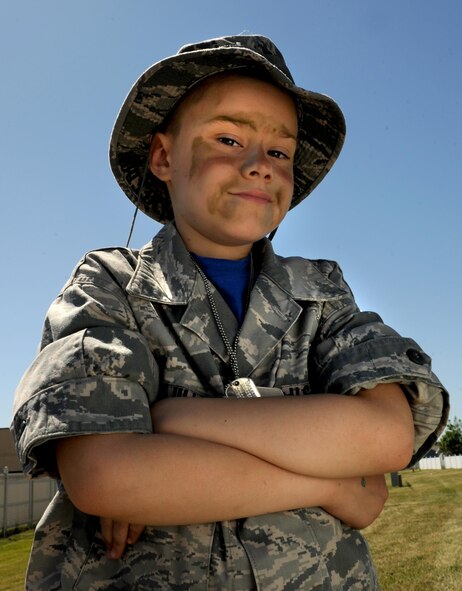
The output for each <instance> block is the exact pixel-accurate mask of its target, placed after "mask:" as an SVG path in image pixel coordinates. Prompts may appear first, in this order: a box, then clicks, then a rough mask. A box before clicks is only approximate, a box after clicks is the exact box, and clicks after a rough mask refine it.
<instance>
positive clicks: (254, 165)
mask: <svg viewBox="0 0 462 591" xmlns="http://www.w3.org/2000/svg"><path fill="white" fill-rule="evenodd" d="M242 174H243V175H244V176H250V177H258V176H261V177H262V178H263V179H265V180H271V178H272V177H273V166H272V163H271V161H270V158H269V156H268V154H266V152H265V151H264V150H263V149H262V148H260V147H255V148H253V149H252V150H249V152H248V153H247V155H246V158H245V159H244V162H243V165H242Z"/></svg>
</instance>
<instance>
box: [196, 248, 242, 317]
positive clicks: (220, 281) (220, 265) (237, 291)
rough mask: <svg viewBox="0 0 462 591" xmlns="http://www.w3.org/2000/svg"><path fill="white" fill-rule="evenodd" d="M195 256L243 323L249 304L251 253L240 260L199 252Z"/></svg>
mask: <svg viewBox="0 0 462 591" xmlns="http://www.w3.org/2000/svg"><path fill="white" fill-rule="evenodd" d="M194 258H195V259H196V261H197V262H198V264H199V265H200V267H201V269H202V270H203V271H204V273H205V274H206V276H207V278H208V279H209V280H210V281H211V282H212V283H213V285H214V286H215V287H216V288H217V289H218V291H219V292H220V293H221V295H222V296H223V298H224V299H225V301H226V303H227V304H228V306H229V307H230V308H231V310H232V311H233V313H234V315H235V316H236V318H237V319H238V320H239V323H242V321H243V320H244V316H245V312H246V306H247V304H248V302H247V295H248V288H249V279H250V255H248V256H247V257H246V258H245V259H240V260H238V261H230V260H228V259H212V258H209V257H201V256H199V255H197V254H195V255H194Z"/></svg>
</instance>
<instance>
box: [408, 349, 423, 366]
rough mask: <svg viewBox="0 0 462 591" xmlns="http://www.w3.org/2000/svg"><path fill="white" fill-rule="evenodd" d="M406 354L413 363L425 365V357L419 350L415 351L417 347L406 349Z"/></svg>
mask: <svg viewBox="0 0 462 591" xmlns="http://www.w3.org/2000/svg"><path fill="white" fill-rule="evenodd" d="M406 355H407V356H408V357H409V359H410V360H411V361H412V362H413V363H417V365H425V357H424V356H423V355H422V353H421V352H420V351H417V349H408V350H407V351H406Z"/></svg>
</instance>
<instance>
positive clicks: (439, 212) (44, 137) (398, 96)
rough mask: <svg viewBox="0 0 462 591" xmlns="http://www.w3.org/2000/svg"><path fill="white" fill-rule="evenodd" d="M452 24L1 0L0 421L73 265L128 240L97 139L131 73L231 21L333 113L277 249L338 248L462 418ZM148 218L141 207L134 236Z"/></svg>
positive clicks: (452, 12) (456, 77)
mask: <svg viewBox="0 0 462 591" xmlns="http://www.w3.org/2000/svg"><path fill="white" fill-rule="evenodd" d="M461 24H462V4H461V3H460V2H459V0H441V2H439V3H437V2H435V1H434V0H433V1H430V0H387V2H383V1H379V0H377V1H374V0H322V1H321V0H317V1H314V0H303V1H301V0H300V1H299V2H296V1H291V0H286V1H285V2H279V3H276V2H275V3H270V2H268V1H266V0H265V1H262V0H255V1H254V2H248V1H242V0H234V1H233V2H220V1H218V0H215V1H213V2H212V1H209V0H195V1H194V2H191V1H189V0H178V1H175V0H170V1H169V2H164V3H160V2H155V1H154V0H151V1H147V0H131V1H130V2H128V1H125V2H123V1H122V0H80V1H79V2H72V3H71V2H63V1H62V0H59V1H57V0H41V2H32V1H30V0H29V1H26V0H15V1H14V2H11V1H10V2H7V1H6V0H2V1H0V56H1V58H0V60H1V61H0V72H1V91H0V108H1V113H2V116H1V119H0V166H1V174H0V190H1V196H2V197H1V198H2V207H3V214H2V216H1V217H0V224H1V233H0V240H1V249H0V253H1V263H2V268H3V281H2V286H3V287H2V290H1V298H2V300H1V303H2V309H3V311H4V312H3V313H4V316H3V338H2V340H1V345H0V347H1V350H0V363H1V374H2V378H3V379H2V384H3V387H2V393H1V396H0V427H3V426H7V425H8V424H9V422H10V418H11V406H12V400H13V392H14V389H15V387H16V384H17V383H18V381H19V379H20V377H21V374H22V373H23V371H24V370H25V369H26V367H27V366H28V364H29V363H30V362H31V361H32V359H33V357H34V354H35V351H36V348H37V345H38V342H39V338H40V332H41V326H42V322H43V318H44V316H45V313H46V310H47V308H48V306H49V304H50V303H51V301H52V299H53V298H54V297H55V295H56V294H57V293H58V291H59V290H60V288H61V287H62V285H63V284H64V282H65V281H66V279H67V277H68V276H69V274H70V272H71V270H72V268H73V267H74V265H75V264H76V262H77V261H78V260H79V258H80V257H81V255H82V254H83V253H85V252H86V251H88V250H91V249H94V248H99V247H104V246H115V245H122V244H124V243H125V241H126V236H127V233H128V228H129V224H130V220H131V216H132V213H133V208H132V205H131V203H130V202H129V200H128V199H127V198H126V197H124V195H123V193H122V192H121V190H120V189H119V188H118V186H117V184H116V182H115V180H114V179H113V177H112V175H111V172H110V169H109V165H108V158H107V146H108V140H109V135H110V132H111V128H112V125H113V122H114V120H115V117H116V114H117V112H118V109H119V108H120V106H121V104H122V101H123V99H124V97H125V95H126V93H127V92H128V90H129V89H130V87H131V85H132V83H133V82H134V81H135V79H136V78H137V77H138V75H139V74H140V73H141V72H142V71H143V70H145V69H146V68H147V67H148V66H149V65H151V64H152V63H153V62H155V61H157V60H159V59H161V58H163V57H166V56H167V55H171V54H173V53H175V52H176V51H177V50H178V48H179V47H180V46H182V45H183V44H185V43H189V42H192V41H198V40H201V39H206V38H210V37H216V36H220V35H227V34H236V33H241V32H250V33H262V34H265V35H268V36H270V37H272V38H273V40H274V41H275V42H276V43H277V45H278V46H279V47H280V49H281V50H282V51H283V53H284V55H285V58H286V61H287V63H288V65H289V67H290V68H291V70H292V73H293V75H294V78H295V80H296V82H297V83H298V84H299V85H301V86H304V87H305V88H309V89H311V90H315V91H318V92H324V93H326V94H329V95H330V96H332V97H334V98H335V99H336V100H337V102H338V103H339V104H340V105H341V107H342V109H343V111H344V113H345V116H346V121H347V129H348V133H347V141H346V144H345V148H344V150H343V152H342V154H341V156H340V159H339V161H338V163H337V164H336V165H335V167H334V169H333V170H332V172H331V173H330V174H329V175H328V177H327V178H326V180H325V181H324V182H323V183H322V184H321V186H320V187H318V188H317V189H316V190H315V192H314V193H313V195H312V196H311V197H310V198H309V199H308V200H306V201H305V202H304V203H303V204H302V205H300V206H299V207H297V208H296V210H294V212H291V213H290V214H289V215H288V217H287V219H286V220H285V221H284V223H283V225H282V226H281V228H280V230H279V232H278V234H277V237H276V238H275V246H276V249H277V250H278V251H279V253H280V254H283V255H292V254H299V255H303V256H307V257H311V258H330V259H335V260H337V261H339V262H340V264H341V266H342V268H343V270H344V273H345V276H346V279H347V281H348V283H349V284H350V286H351V287H352V289H353V291H354V292H355V294H356V297H357V300H358V303H359V305H360V306H361V307H362V308H364V309H372V310H375V311H377V312H379V313H380V314H381V315H382V316H383V318H384V319H385V321H386V322H387V323H388V324H390V325H391V326H393V327H394V328H395V329H396V330H398V331H399V332H400V333H402V334H404V335H406V336H411V337H413V338H414V339H415V340H416V341H417V342H419V344H421V345H422V346H423V347H424V349H425V350H426V351H427V352H428V353H429V354H430V355H431V356H432V358H433V367H434V370H435V372H436V373H437V374H438V375H439V377H440V378H441V380H442V381H443V383H444V384H445V385H446V387H447V388H448V389H449V390H450V392H451V394H452V413H451V414H452V416H453V417H454V416H456V415H457V416H458V417H462V402H461V395H462V379H461V377H460V375H459V371H458V370H459V363H462V355H461V353H462V346H461V338H460V335H461V329H462V322H461V314H460V312H459V311H458V310H457V305H460V304H461V303H462V279H461V263H460V255H461V251H462V238H461V236H462V232H461V229H460V225H461V217H462V215H461V214H462V207H461V197H462V194H461V193H462V191H461V182H460V178H459V175H460V170H461V168H462V166H461V165H462V146H461V137H462V118H461V95H462V77H461V75H460V64H461V63H462V38H461V35H460V28H461ZM158 229H159V226H158V225H157V224H155V223H154V222H152V221H151V220H149V219H148V218H146V217H144V216H142V215H141V216H139V218H138V222H137V225H136V229H135V233H134V236H133V239H132V245H133V246H141V245H142V244H144V243H145V242H147V241H148V240H150V238H151V237H152V235H153V234H155V233H156V232H157V231H158Z"/></svg>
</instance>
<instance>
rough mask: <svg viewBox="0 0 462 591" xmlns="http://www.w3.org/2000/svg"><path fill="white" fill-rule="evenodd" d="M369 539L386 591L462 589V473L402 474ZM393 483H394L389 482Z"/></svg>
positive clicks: (368, 531) (424, 472) (368, 535)
mask: <svg viewBox="0 0 462 591" xmlns="http://www.w3.org/2000/svg"><path fill="white" fill-rule="evenodd" d="M401 477H402V481H403V485H404V486H403V487H402V488H390V497H389V499H388V502H387V505H386V506H385V509H384V511H383V513H382V514H381V516H380V517H379V519H377V521H375V523H373V524H372V525H371V526H370V527H369V528H368V529H366V530H365V531H364V534H365V536H366V538H367V540H368V542H369V545H370V547H371V552H372V556H373V558H374V562H375V565H376V567H377V571H378V574H379V579H380V583H381V586H382V591H460V590H461V589H462V559H461V556H462V554H461V548H462V470H422V471H416V472H412V471H404V472H401ZM387 479H389V477H387Z"/></svg>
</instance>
